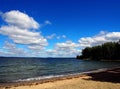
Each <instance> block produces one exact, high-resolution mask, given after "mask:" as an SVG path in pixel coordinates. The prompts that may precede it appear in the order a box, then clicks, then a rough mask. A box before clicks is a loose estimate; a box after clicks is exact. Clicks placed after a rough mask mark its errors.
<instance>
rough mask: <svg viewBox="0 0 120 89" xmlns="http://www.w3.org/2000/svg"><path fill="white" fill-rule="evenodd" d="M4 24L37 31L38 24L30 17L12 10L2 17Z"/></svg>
mask: <svg viewBox="0 0 120 89" xmlns="http://www.w3.org/2000/svg"><path fill="white" fill-rule="evenodd" d="M2 17H3V19H4V20H5V22H7V23H8V24H10V25H14V26H17V27H19V28H23V29H38V28H39V26H40V25H39V24H38V23H37V22H36V21H35V20H34V19H33V18H32V17H30V16H28V15H27V14H25V13H22V12H20V11H18V10H12V11H9V12H6V13H4V14H3V15H2Z"/></svg>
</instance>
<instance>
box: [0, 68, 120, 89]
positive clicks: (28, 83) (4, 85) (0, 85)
mask: <svg viewBox="0 0 120 89" xmlns="http://www.w3.org/2000/svg"><path fill="white" fill-rule="evenodd" d="M116 69H118V70H120V67H114V68H103V69H97V70H93V71H88V72H82V73H77V74H69V75H64V76H59V77H52V78H47V79H41V80H31V81H22V82H14V83H0V89H4V88H5V89H6V88H11V87H21V86H32V85H39V84H45V83H52V82H53V83H54V82H57V81H63V80H71V79H75V78H83V77H86V76H90V75H91V74H96V73H102V72H107V71H114V70H116ZM119 84H120V83H119Z"/></svg>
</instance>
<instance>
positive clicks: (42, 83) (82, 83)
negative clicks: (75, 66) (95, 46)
mask: <svg viewBox="0 0 120 89" xmlns="http://www.w3.org/2000/svg"><path fill="white" fill-rule="evenodd" d="M93 87H94V89H110V88H111V89H120V67H117V68H110V69H98V70H95V71H90V72H84V73H80V74H75V75H68V76H62V77H55V78H50V79H43V80H36V81H29V82H17V83H3V84H0V89H38V88H39V89H93Z"/></svg>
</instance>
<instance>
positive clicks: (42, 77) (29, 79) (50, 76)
mask: <svg viewBox="0 0 120 89" xmlns="http://www.w3.org/2000/svg"><path fill="white" fill-rule="evenodd" d="M63 76H65V75H49V76H41V77H35V78H27V79H18V80H16V81H15V82H23V81H34V80H42V79H50V78H55V77H63Z"/></svg>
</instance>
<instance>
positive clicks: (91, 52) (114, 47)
mask: <svg viewBox="0 0 120 89" xmlns="http://www.w3.org/2000/svg"><path fill="white" fill-rule="evenodd" d="M77 58H78V59H92V60H102V59H103V60H120V40H119V41H118V42H107V43H104V44H102V45H98V46H93V47H86V48H85V49H83V50H82V55H78V56H77Z"/></svg>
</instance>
